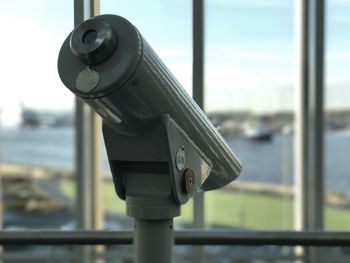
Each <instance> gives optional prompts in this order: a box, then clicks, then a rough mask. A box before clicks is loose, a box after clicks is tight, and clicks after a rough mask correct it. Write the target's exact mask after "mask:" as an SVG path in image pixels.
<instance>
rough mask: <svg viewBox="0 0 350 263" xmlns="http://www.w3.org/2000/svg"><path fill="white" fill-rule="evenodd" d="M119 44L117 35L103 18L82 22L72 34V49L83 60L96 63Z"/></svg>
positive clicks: (89, 63)
mask: <svg viewBox="0 0 350 263" xmlns="http://www.w3.org/2000/svg"><path fill="white" fill-rule="evenodd" d="M116 46H117V35H116V33H115V32H114V30H113V29H112V27H111V26H110V25H109V24H108V23H106V22H105V21H103V20H102V19H96V18H92V19H89V20H86V21H84V22H83V23H81V24H80V25H79V26H78V27H77V28H76V29H75V30H74V31H73V32H72V34H71V37H70V49H71V51H72V53H73V54H74V55H75V56H77V57H78V58H79V59H80V60H81V61H82V62H84V63H85V64H87V65H96V64H99V63H101V62H103V61H104V60H106V59H107V58H108V57H109V56H110V55H111V54H112V53H113V51H114V49H115V48H116Z"/></svg>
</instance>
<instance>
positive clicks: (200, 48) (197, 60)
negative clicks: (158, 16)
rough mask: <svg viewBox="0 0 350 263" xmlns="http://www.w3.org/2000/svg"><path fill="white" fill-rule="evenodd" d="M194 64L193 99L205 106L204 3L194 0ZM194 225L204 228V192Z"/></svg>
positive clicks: (197, 197) (199, 197)
mask: <svg viewBox="0 0 350 263" xmlns="http://www.w3.org/2000/svg"><path fill="white" fill-rule="evenodd" d="M192 10H193V21H192V23H193V30H192V31H193V64H192V72H193V76H192V90H193V99H194V100H195V102H196V103H197V104H198V106H199V107H200V108H201V109H203V108H204V3H203V0H193V6H192ZM193 198H194V199H193V207H194V208H193V212H194V214H193V219H194V227H196V228H204V193H197V194H195V195H194V197H193Z"/></svg>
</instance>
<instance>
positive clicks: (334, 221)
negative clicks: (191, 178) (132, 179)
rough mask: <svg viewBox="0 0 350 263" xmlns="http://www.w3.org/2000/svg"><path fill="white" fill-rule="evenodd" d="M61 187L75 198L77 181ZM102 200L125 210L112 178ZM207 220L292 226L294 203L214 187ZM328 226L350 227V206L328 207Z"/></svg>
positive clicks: (187, 218)
mask: <svg viewBox="0 0 350 263" xmlns="http://www.w3.org/2000/svg"><path fill="white" fill-rule="evenodd" d="M61 187H62V190H63V191H64V192H65V193H66V194H67V195H68V196H70V197H72V198H74V193H75V184H74V182H73V181H70V180H65V181H63V183H62V185H61ZM103 204H104V207H105V209H106V210H107V211H110V212H114V213H118V214H122V215H124V214H125V211H126V209H125V203H124V202H123V201H121V200H120V199H119V198H118V197H117V195H116V193H115V191H114V186H113V183H112V182H105V183H104V188H103ZM205 204H206V206H205V222H206V224H207V226H220V227H239V228H249V229H260V230H291V229H292V228H293V225H294V222H293V218H294V213H293V203H292V200H290V199H283V198H279V197H272V196H266V195H262V194H252V193H244V192H228V191H211V192H207V193H205ZM192 207H193V203H192V201H190V202H188V203H187V204H186V205H184V206H182V208H181V216H180V217H178V218H176V219H175V223H177V224H190V223H191V222H192V218H193V215H192ZM325 222H326V225H325V228H326V229H327V230H342V231H344V230H350V210H349V209H341V208H335V207H326V209H325Z"/></svg>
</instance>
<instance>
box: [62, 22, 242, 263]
mask: <svg viewBox="0 0 350 263" xmlns="http://www.w3.org/2000/svg"><path fill="white" fill-rule="evenodd" d="M58 71H59V75H60V78H61V80H62V81H63V83H64V84H65V86H66V87H67V88H69V89H70V90H71V91H72V92H73V93H74V94H75V95H77V96H78V97H80V98H81V99H82V100H83V101H85V102H86V103H87V104H89V105H90V106H91V107H92V108H93V109H94V110H95V111H96V112H97V113H98V114H99V115H100V116H101V117H102V119H103V136H104V141H105V145H106V148H107V154H108V159H109V164H110V168H111V171H112V176H113V181H114V185H115V190H116V192H117V194H118V196H119V198H121V199H123V200H125V201H126V207H127V214H128V215H129V216H131V217H133V218H134V219H135V237H134V245H135V251H136V262H137V263H141V262H145V263H166V262H171V255H172V246H173V218H174V217H176V216H179V215H180V206H181V205H182V204H184V203H186V202H187V201H188V200H189V198H190V197H191V196H192V195H193V194H195V193H196V192H199V191H207V190H212V189H217V188H220V187H222V186H224V185H226V184H228V183H229V182H231V181H232V180H234V179H235V178H236V177H237V176H238V175H239V173H240V171H241V164H240V162H239V161H238V160H237V158H236V157H235V155H234V154H233V153H232V152H231V150H230V149H229V147H228V146H227V144H226V143H225V142H224V140H223V139H222V137H221V136H220V135H219V133H218V132H217V130H216V129H215V127H213V125H212V124H211V122H210V121H209V120H208V118H207V117H206V115H205V114H204V113H203V112H202V110H201V109H200V108H199V107H198V106H197V105H196V103H195V102H194V101H193V100H192V99H191V97H189V96H188V95H187V93H186V92H185V91H184V89H183V88H182V87H181V85H180V84H179V83H178V82H177V80H176V79H175V77H174V76H173V75H172V74H171V72H170V71H169V70H168V69H167V67H166V66H165V65H164V64H163V62H162V61H161V60H160V59H159V57H158V56H157V55H156V54H155V52H154V51H153V50H152V48H151V47H150V46H149V44H148V43H147V42H146V41H145V39H144V38H143V37H142V35H141V34H140V33H139V31H138V30H137V29H136V28H135V27H134V26H133V25H132V24H131V23H130V22H129V21H127V20H126V19H124V18H122V17H119V16H115V15H101V16H97V17H94V18H92V19H89V20H86V21H84V22H83V23H81V24H80V25H79V26H78V27H77V28H76V29H74V30H73V32H72V33H71V34H70V35H69V36H68V37H67V39H66V40H65V42H64V43H63V45H62V48H61V51H60V54H59V58H58Z"/></svg>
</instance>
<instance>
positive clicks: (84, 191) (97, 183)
mask: <svg viewBox="0 0 350 263" xmlns="http://www.w3.org/2000/svg"><path fill="white" fill-rule="evenodd" d="M98 14H99V0H75V1H74V26H75V27H77V26H78V25H79V24H80V23H81V22H83V21H84V20H85V19H87V18H89V17H91V16H95V15H98ZM75 117H76V137H75V139H76V173H77V182H76V187H77V200H76V201H77V206H76V208H77V226H78V228H79V229H84V230H87V229H101V228H102V227H103V223H104V216H103V215H104V213H103V208H102V205H101V193H100V192H101V189H100V188H101V187H102V164H101V154H100V142H101V124H100V123H101V120H100V119H99V117H97V115H96V113H95V112H93V111H92V110H91V109H90V108H89V107H88V106H87V105H86V104H84V103H83V102H82V101H81V100H80V99H79V98H77V99H76V103H75ZM78 257H79V260H80V262H90V257H91V249H90V248H89V247H81V248H79V252H78Z"/></svg>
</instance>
